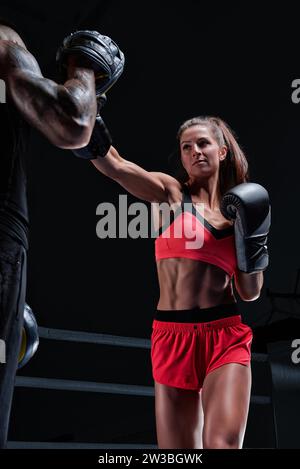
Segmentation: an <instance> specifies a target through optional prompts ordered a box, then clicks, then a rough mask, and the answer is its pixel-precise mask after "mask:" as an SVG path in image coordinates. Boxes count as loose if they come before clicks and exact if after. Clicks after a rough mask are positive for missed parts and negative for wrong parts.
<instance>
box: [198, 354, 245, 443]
mask: <svg viewBox="0 0 300 469" xmlns="http://www.w3.org/2000/svg"><path fill="white" fill-rule="evenodd" d="M250 393H251V368H250V366H245V365H241V364H239V363H228V364H226V365H223V366H220V367H219V368H217V369H216V370H214V371H212V372H211V373H209V374H208V375H207V376H206V378H205V380H204V384H203V389H202V405H203V412H204V416H205V425H204V428H203V444H204V447H205V448H241V447H242V444H243V439H244V434H245V430H246V424H247V417H248V410H249V403H250Z"/></svg>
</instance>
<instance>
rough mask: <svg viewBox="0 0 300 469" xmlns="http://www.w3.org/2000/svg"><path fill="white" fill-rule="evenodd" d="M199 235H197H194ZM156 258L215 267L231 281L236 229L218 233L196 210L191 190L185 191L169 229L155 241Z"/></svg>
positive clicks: (164, 229)
mask: <svg viewBox="0 0 300 469" xmlns="http://www.w3.org/2000/svg"><path fill="white" fill-rule="evenodd" d="M195 233H196V234H195ZM155 257H156V259H157V260H159V259H167V258H175V257H184V258H188V259H195V260H198V261H204V262H207V263H208V264H214V265H216V266H218V267H220V268H221V269H223V270H225V272H227V273H228V274H229V276H230V277H232V275H233V274H234V272H235V270H236V268H237V261H236V252H235V242H234V227H233V226H230V227H228V228H223V229H217V228H215V227H213V226H212V225H211V224H210V223H209V222H208V221H207V220H205V218H203V216H202V215H201V214H200V213H199V212H198V210H196V208H195V206H194V205H193V202H192V199H191V196H190V194H189V192H188V188H187V187H186V186H184V188H183V198H182V202H181V206H180V207H179V208H178V210H177V211H175V213H174V212H173V211H172V212H171V220H170V223H169V224H168V225H165V226H162V227H161V228H160V230H159V236H158V237H157V238H156V240H155Z"/></svg>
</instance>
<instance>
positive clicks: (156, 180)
mask: <svg viewBox="0 0 300 469" xmlns="http://www.w3.org/2000/svg"><path fill="white" fill-rule="evenodd" d="M91 161H92V163H93V164H94V166H95V167H96V168H97V169H98V171H100V172H101V173H103V174H105V176H108V177H109V178H111V179H113V180H114V181H116V182H118V183H119V184H120V185H121V186H122V187H124V189H126V190H127V191H128V192H130V193H131V194H132V195H134V196H136V197H138V198H139V199H142V200H146V201H148V202H167V201H168V194H169V191H170V189H171V188H172V187H173V188H178V190H180V183H179V182H178V181H177V180H176V179H175V178H173V177H172V176H169V175H168V174H165V173H159V172H150V171H146V170H145V169H143V168H142V167H141V166H138V165H137V164H135V163H132V162H131V161H128V160H125V159H124V158H122V157H121V156H120V154H119V153H118V151H117V150H116V149H115V148H114V147H113V146H111V147H110V149H109V151H108V153H107V155H106V156H105V157H104V158H103V157H98V158H97V159H94V160H91Z"/></svg>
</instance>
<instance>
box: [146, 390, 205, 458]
mask: <svg viewBox="0 0 300 469" xmlns="http://www.w3.org/2000/svg"><path fill="white" fill-rule="evenodd" d="M155 414H156V432H157V441H158V447H159V448H169V449H171V448H172V449H176V448H202V428H203V411H202V404H201V393H199V392H198V391H193V390H189V389H181V388H175V387H172V386H167V385H165V384H160V383H157V382H156V381H155Z"/></svg>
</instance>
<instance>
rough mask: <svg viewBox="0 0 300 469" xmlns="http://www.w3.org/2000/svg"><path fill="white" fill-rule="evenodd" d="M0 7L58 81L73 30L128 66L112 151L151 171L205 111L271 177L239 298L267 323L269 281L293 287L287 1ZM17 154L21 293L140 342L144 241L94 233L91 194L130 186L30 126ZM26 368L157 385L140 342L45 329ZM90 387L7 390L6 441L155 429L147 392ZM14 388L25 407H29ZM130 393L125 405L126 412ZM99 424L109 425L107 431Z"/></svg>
mask: <svg viewBox="0 0 300 469" xmlns="http://www.w3.org/2000/svg"><path fill="white" fill-rule="evenodd" d="M0 15H1V16H4V17H7V18H8V19H11V20H13V21H15V23H16V24H17V25H19V26H20V27H21V28H22V30H23V31H24V40H25V42H26V44H27V46H28V48H29V50H30V51H31V52H32V53H33V54H34V56H35V57H36V58H37V60H38V62H39V64H40V66H41V68H42V72H43V74H44V75H45V76H47V77H49V78H53V79H54V78H55V76H56V69H55V52H56V49H57V48H58V46H59V45H60V43H61V41H62V39H63V38H64V37H65V36H66V35H68V34H69V33H70V32H72V31H74V30H76V29H96V30H99V31H100V32H101V33H103V34H107V35H109V36H111V37H113V39H114V40H115V41H116V42H117V43H118V44H119V45H120V47H121V49H122V50H123V52H124V53H125V56H126V66H125V70H124V73H123V75H122V77H121V78H120V80H119V81H118V83H117V84H116V86H114V87H113V88H112V89H111V90H110V92H109V94H108V103H107V105H106V107H105V109H104V111H103V117H104V119H105V121H106V123H107V125H108V126H109V128H110V129H111V133H112V135H113V139H114V144H115V146H116V147H117V148H118V149H119V151H120V153H121V154H122V155H123V156H124V157H125V158H126V159H129V160H131V161H134V162H136V163H138V164H140V165H142V166H143V167H144V168H146V169H149V170H153V171H166V172H168V165H167V157H168V155H169V153H170V152H171V151H172V149H173V147H174V145H175V135H176V132H177V129H178V127H179V125H180V124H181V122H182V121H184V120H185V119H187V118H190V117H193V116H195V115H200V114H201V115H203V114H212V115H218V116H220V117H222V118H223V119H224V120H225V121H227V122H228V123H229V124H230V126H231V127H232V128H233V129H234V130H235V132H236V134H237V136H238V138H239V142H240V144H241V145H242V147H243V149H244V150H245V152H246V154H247V156H248V159H249V164H250V176H251V180H252V181H254V182H257V183H260V184H262V185H263V186H264V187H266V188H267V190H268V191H269V194H270V199H271V204H272V228H271V232H270V235H269V251H270V266H269V268H268V270H267V271H266V273H265V285H264V289H263V292H262V295H261V297H260V298H259V299H258V300H256V301H254V302H251V303H245V302H240V301H239V307H240V312H241V314H242V315H243V319H244V321H245V322H247V323H248V324H250V325H251V326H257V325H263V324H264V323H265V321H266V319H267V318H268V311H269V309H270V301H269V298H268V297H267V295H266V290H267V288H270V289H272V290H275V291H282V292H290V291H292V290H293V287H294V281H295V276H296V271H297V269H298V267H299V251H298V238H299V236H298V230H299V221H298V199H299V194H300V184H299V170H300V161H299V156H300V152H299V144H300V138H299V131H300V104H299V105H297V104H294V103H293V102H292V99H291V94H292V88H291V83H292V81H293V80H294V79H296V78H300V62H299V32H298V31H299V28H298V16H299V12H298V11H297V10H295V5H293V4H289V3H288V2H284V3H281V5H275V4H272V5H270V6H265V5H264V4H263V2H259V3H254V2H247V3H246V2H237V3H233V2H230V3H229V2H222V3H221V2H220V3H219V4H218V3H216V2H203V1H196V0H194V1H193V0H185V1H184V2H181V3H178V5H175V2H171V1H160V2H159V1H157V0H153V1H151V2H129V1H127V2H125V1H117V0H111V1H96V0H86V1H85V2H78V3H76V2H67V1H63V0H62V1H60V2H51V5H50V4H49V5H48V6H47V4H44V3H43V4H38V3H35V2H33V1H26V2H21V1H16V0H10V1H2V2H1V8H0ZM41 118H42V116H41ZM28 166H29V171H28V176H29V181H28V195H29V208H30V219H31V235H30V250H29V269H28V292H27V302H28V303H29V304H30V305H31V306H32V308H33V310H34V312H35V314H36V317H37V320H38V323H39V325H40V326H45V327H51V328H63V329H68V330H82V331H89V332H101V333H108V334H116V335H124V336H131V337H143V338H149V337H150V333H151V323H152V319H153V311H154V309H155V307H156V303H157V300H158V293H159V292H158V283H157V277H156V270H155V262H154V246H153V244H154V241H153V240H149V239H138V240H133V239H130V238H128V239H122V240H120V239H119V240H117V239H107V240H100V239H99V238H97V236H96V231H95V230H96V223H97V221H98V219H99V217H97V216H96V207H97V205H98V204H99V203H101V202H104V201H105V202H112V203H114V204H118V197H119V194H125V193H126V192H125V191H124V190H123V189H122V188H120V187H119V186H118V185H117V184H116V183H115V182H112V181H110V180H108V179H106V178H105V177H104V176H103V175H101V174H100V173H98V172H97V171H96V170H95V168H94V167H93V166H92V164H90V163H89V162H87V161H84V160H81V159H77V158H75V157H74V156H73V154H72V152H71V151H67V150H60V149H58V148H55V147H54V146H52V145H51V144H50V143H49V142H48V141H47V140H46V139H45V138H44V137H43V136H41V135H39V134H38V133H37V132H36V131H33V135H32V140H31V145H30V154H29V158H28ZM133 201H135V199H134V198H133V197H131V196H128V203H131V202H133ZM282 308H283V309H285V310H286V311H287V312H289V313H293V314H296V315H297V314H298V313H297V304H295V302H292V301H287V300H285V301H284V302H283V303H282ZM277 316H278V315H277ZM277 316H276V314H275V316H274V317H273V319H274V320H276V318H277ZM278 317H280V316H278ZM22 374H25V375H30V376H44V377H61V378H66V379H67V378H69V379H86V380H90V381H104V382H110V381H111V382H120V383H131V384H142V385H152V384H153V381H152V377H151V369H150V357H149V352H147V351H138V350H134V349H132V351H127V350H125V349H118V348H113V347H101V346H89V345H77V346H76V345H75V344H69V343H65V344H64V343H58V342H57V343H55V342H51V343H50V341H41V344H40V348H39V352H38V353H37V354H36V356H35V357H34V358H33V359H32V361H31V362H30V364H29V365H27V367H26V368H24V369H23V370H22ZM21 393H22V396H21ZM88 396H89V397H88V398H87V396H84V398H79V396H78V394H77V393H74V394H72V393H69V394H68V398H67V400H66V399H63V397H62V395H61V394H59V393H58V391H55V392H54V391H47V392H46V391H43V392H41V391H30V390H26V391H25V390H21V389H20V390H19V389H18V390H17V392H16V396H15V401H14V409H13V415H12V427H11V438H13V439H24V440H28V439H31V438H32V439H35V440H37V439H40V440H43V439H44V440H48V441H49V440H51V438H52V439H55V438H60V437H61V438H62V439H64V438H65V439H66V438H69V439H70V440H72V439H77V441H91V440H92V441H99V440H102V441H113V439H115V440H116V441H126V431H127V436H128V439H130V438H131V441H132V440H134V441H138V439H139V438H140V436H139V435H140V432H141V431H142V430H141V429H139V425H140V424H138V423H137V422H135V420H140V419H141V420H143V418H142V415H143V413H145V415H146V414H147V415H148V423H147V424H145V426H146V428H144V436H143V438H144V440H145V439H146V438H147V435H148V434H147V431H149V435H151V431H153V428H154V421H153V419H154V416H153V415H152V414H153V401H152V400H149V399H148V400H147V398H130V397H124V398H123V399H124V400H123V401H119V400H118V399H122V398H118V399H117V397H118V396H116V397H115V401H113V403H112V409H111V410H110V411H108V410H107V409H108V407H109V404H107V405H106V401H105V398H106V397H105V398H104V397H103V396H102V395H96V394H95V395H92V396H91V395H88ZM25 398H26V402H28V403H29V404H30V405H28V406H24V399H25ZM112 399H113V398H112ZM66 401H67V402H66ZM128 401H130V402H128ZM33 402H34V406H33V407H32V403H33ZM133 402H134V409H135V410H134V411H133V413H132V414H131V417H130V414H129V411H128V415H127V414H126V412H125V410H124V409H129V408H131V409H132V405H133V404H132V403H133ZM25 407H26V409H25ZM119 407H120V408H119ZM94 409H97V411H95V410H94ZM105 409H106V410H105ZM122 409H123V410H122ZM122 411H123V412H124V416H123V417H122V415H123V414H122ZM31 412H32V414H31ZM63 414H65V415H64V417H63ZM125 414H126V415H125ZM132 415H133V416H132ZM149 415H150V416H151V417H150V418H149ZM116 416H118V417H119V420H116V418H117V417H116ZM68 419H69V423H68V424H67V423H65V422H67V421H68ZM28 420H29V421H30V425H29V427H27V422H28ZM45 420H47V423H45ZM109 421H110V422H118V423H115V424H111V428H110V426H109V425H108V429H107V431H106V430H105V425H106V424H107V423H108V422H109ZM21 422H22V424H21ZM99 422H101V425H99ZM130 422H131V423H132V426H131V430H130V431H129V426H130ZM102 423H104V425H102ZM147 425H148V426H147ZM123 427H124V428H123ZM142 427H143V425H142ZM95 428H97V431H95ZM126 429H127V430H126ZM134 429H135V430H134ZM93 432H94V433H93ZM135 432H136V433H135ZM61 435H62V436H61ZM74 435H75V436H74ZM145 435H146V436H145ZM118 438H119V440H118ZM141 438H142V437H141ZM148 441H149V442H151V441H153V438H152V437H151V436H148Z"/></svg>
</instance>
